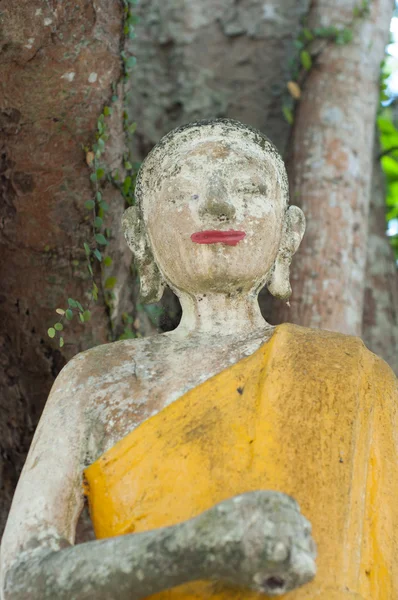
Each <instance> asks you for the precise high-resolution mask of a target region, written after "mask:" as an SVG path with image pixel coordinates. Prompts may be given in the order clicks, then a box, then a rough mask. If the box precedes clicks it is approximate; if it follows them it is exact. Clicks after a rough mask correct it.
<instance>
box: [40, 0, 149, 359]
mask: <svg viewBox="0 0 398 600" xmlns="http://www.w3.org/2000/svg"><path fill="white" fill-rule="evenodd" d="M122 2H123V14H124V23H123V43H122V48H123V49H122V50H121V52H120V57H121V61H122V66H123V70H122V75H121V82H122V83H123V84H125V83H126V82H127V81H128V80H129V78H130V73H131V69H132V68H133V67H134V66H135V64H136V58H135V56H134V55H131V54H130V55H129V54H127V52H126V51H125V49H124V46H125V43H124V42H125V41H126V39H130V40H132V39H134V38H135V26H136V24H137V23H138V17H137V16H136V15H135V14H134V10H133V8H134V6H135V5H136V4H138V0H122ZM117 89H118V85H115V84H114V85H113V92H114V93H113V96H112V98H111V102H110V103H109V105H107V106H105V107H104V109H103V112H102V114H101V115H100V116H99V118H98V121H97V131H96V134H95V143H94V144H93V145H92V146H84V147H83V150H84V152H85V156H86V163H87V166H88V168H89V169H90V181H91V184H92V190H93V195H92V197H91V198H89V199H87V200H86V201H85V203H84V207H85V209H86V210H87V211H88V216H89V217H90V218H91V222H92V228H91V230H92V236H91V237H90V239H87V240H86V241H85V242H84V252H85V256H86V263H87V271H88V274H89V281H90V288H89V290H88V293H89V296H90V298H89V301H88V302H86V303H84V302H83V301H82V302H80V301H79V300H76V299H74V298H68V299H67V306H66V307H64V308H57V309H56V310H55V312H56V313H57V315H58V320H57V321H56V322H55V323H54V325H53V326H52V327H49V329H48V331H47V333H48V336H49V337H50V338H57V339H58V343H59V346H60V347H61V348H62V346H63V345H64V343H65V342H64V335H63V330H64V325H65V324H66V323H67V322H68V321H72V320H73V319H74V318H75V317H77V318H78V319H79V320H80V322H81V323H83V324H84V323H86V322H87V321H89V320H90V318H91V311H90V308H91V305H92V303H93V302H96V301H97V300H98V294H99V288H100V287H101V292H102V295H103V297H104V298H105V302H106V304H107V306H108V308H109V309H110V308H111V306H112V300H113V299H114V298H113V292H112V290H113V288H114V287H115V285H116V278H115V277H111V276H110V277H107V278H105V282H104V283H103V284H102V278H100V281H98V282H97V281H96V278H95V269H94V268H93V267H94V263H95V262H98V263H100V268H101V273H103V272H104V269H106V268H108V267H110V266H111V265H112V258H111V256H109V255H106V247H107V246H108V244H109V238H110V230H109V228H108V227H107V224H106V216H107V212H108V211H109V205H108V204H107V203H106V201H105V200H104V198H103V192H102V189H103V184H104V183H105V182H109V183H111V184H112V185H113V186H114V187H116V188H117V189H118V190H119V192H120V194H121V197H122V198H123V199H124V202H125V204H126V205H127V206H128V205H132V204H134V191H135V180H136V175H137V171H138V168H139V163H134V162H132V161H131V157H130V154H129V151H127V152H126V153H125V155H124V157H123V166H124V172H125V176H124V177H123V179H121V178H120V175H119V173H118V171H116V172H115V173H111V170H110V168H109V166H108V165H107V164H106V162H105V160H104V154H105V151H106V149H107V147H106V144H107V141H108V140H109V132H108V124H107V119H108V118H109V117H110V116H111V115H112V113H113V107H112V104H113V103H115V102H117V101H118V100H119V97H118V95H117V93H116V90H117ZM121 89H123V92H122V93H123V94H124V86H122V88H121ZM123 100H124V98H123ZM135 129H136V123H130V122H129V118H128V113H127V111H126V110H124V111H123V130H124V134H125V135H126V138H127V142H129V141H130V138H131V136H133V135H134V132H135ZM127 147H128V143H127ZM123 322H124V325H125V333H124V335H125V337H134V335H133V332H132V330H131V329H130V325H131V321H130V319H129V318H128V316H127V315H124V318H123ZM122 337H123V336H122Z"/></svg>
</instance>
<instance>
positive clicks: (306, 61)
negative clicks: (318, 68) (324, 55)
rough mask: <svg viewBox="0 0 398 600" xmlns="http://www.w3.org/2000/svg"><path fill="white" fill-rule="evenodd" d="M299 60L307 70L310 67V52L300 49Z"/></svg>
mask: <svg viewBox="0 0 398 600" xmlns="http://www.w3.org/2000/svg"><path fill="white" fill-rule="evenodd" d="M300 61H301V64H302V65H303V67H304V69H306V70H307V71H309V70H310V69H311V67H312V58H311V55H310V53H309V52H308V51H307V50H302V51H301V52H300Z"/></svg>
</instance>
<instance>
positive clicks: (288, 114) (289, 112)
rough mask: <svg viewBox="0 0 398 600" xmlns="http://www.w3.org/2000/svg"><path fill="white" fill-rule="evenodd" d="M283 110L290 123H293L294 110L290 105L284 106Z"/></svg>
mask: <svg viewBox="0 0 398 600" xmlns="http://www.w3.org/2000/svg"><path fill="white" fill-rule="evenodd" d="M282 112H283V115H284V117H285V119H286V121H287V122H288V123H289V125H293V122H294V117H293V112H292V110H291V109H290V108H289V107H288V106H284V107H283V108H282Z"/></svg>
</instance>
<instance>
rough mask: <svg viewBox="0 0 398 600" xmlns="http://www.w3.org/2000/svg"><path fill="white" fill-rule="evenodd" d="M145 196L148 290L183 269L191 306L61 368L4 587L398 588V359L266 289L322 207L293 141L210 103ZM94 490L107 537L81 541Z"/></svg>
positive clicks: (128, 590) (165, 154)
mask: <svg viewBox="0 0 398 600" xmlns="http://www.w3.org/2000/svg"><path fill="white" fill-rule="evenodd" d="M136 197H137V204H136V206H134V207H131V208H129V209H128V210H127V211H126V213H125V217H124V219H123V227H124V232H125V236H126V239H127V242H128V244H129V246H130V248H131V249H132V251H133V253H134V255H135V259H136V262H137V264H138V267H139V270H140V281H141V293H142V297H143V299H144V300H146V301H148V302H151V301H156V300H158V299H159V298H160V297H161V295H162V290H163V288H164V286H165V285H168V286H170V287H171V289H172V290H173V291H174V292H175V293H176V294H177V295H178V297H179V299H180V302H181V305H182V309H183V315H182V320H181V323H180V325H179V326H178V327H177V329H176V330H175V331H173V332H170V333H165V334H162V335H158V336H154V337H151V338H145V339H137V340H124V341H120V342H115V343H112V344H106V345H104V346H99V347H96V348H93V349H91V350H89V351H87V352H84V353H82V354H79V355H78V356H76V357H75V358H74V359H73V360H71V361H70V362H69V363H68V365H67V366H66V367H65V368H64V369H63V371H62V372H61V374H60V375H59V377H58V378H57V380H56V382H55V384H54V386H53V389H52V391H51V394H50V397H49V400H48V402H47V405H46V408H45V410H44V413H43V416H42V419H41V421H40V423H39V426H38V428H37V431H36V434H35V437H34V440H33V442H32V446H31V449H30V453H29V456H28V458H27V461H26V464H25V467H24V470H23V472H22V475H21V478H20V482H19V484H18V487H17V490H16V493H15V497H14V501H13V505H12V508H11V512H10V515H9V519H8V522H7V527H6V531H5V533H4V537H3V543H2V598H3V600H22V599H26V598H29V599H32V600H35V599H40V600H47V599H48V600H50V599H51V600H52V599H54V598H57V599H61V600H66V599H68V600H71V599H79V600H80V599H86V598H96V599H97V600H102V599H113V598H115V599H116V598H117V599H118V600H124V599H126V600H127V599H128V600H138V599H140V598H146V597H148V596H150V597H151V598H152V597H153V598H156V600H166V599H167V600H177V599H181V600H182V599H184V600H194V599H198V600H199V599H210V598H211V599H213V600H224V599H225V600H227V599H229V600H232V599H233V600H238V599H242V598H245V600H254V599H257V598H258V599H259V598H262V597H264V594H265V595H266V596H275V595H280V594H284V593H286V592H290V593H289V595H288V596H289V598H292V600H310V599H311V600H312V599H313V598H315V597H316V598H319V599H320V600H343V599H347V600H354V599H357V600H368V599H369V600H370V599H372V600H394V599H396V598H397V597H398V567H397V561H396V555H397V550H398V541H397V540H398V529H397V519H398V502H397V500H396V498H397V497H398V460H397V459H398V456H397V443H398V437H397V433H396V432H397V431H398V429H397V408H396V406H397V400H398V392H397V387H396V381H395V378H394V376H393V374H392V373H391V371H390V369H389V368H388V366H387V365H386V364H385V363H384V362H383V361H382V360H380V359H378V358H377V357H376V356H374V355H373V354H372V353H370V352H369V351H368V350H367V349H366V348H365V347H364V345H363V344H362V342H361V341H360V340H359V339H357V338H352V337H349V336H344V335H342V334H338V333H332V332H325V331H320V330H310V329H305V328H302V327H297V326H293V325H289V324H284V325H280V326H277V327H272V326H270V325H269V324H268V323H266V322H265V321H264V319H263V318H262V316H261V314H260V311H259V307H258V302H257V295H258V292H259V290H260V289H261V288H262V287H263V286H264V285H266V286H268V289H269V290H270V292H271V293H272V294H274V295H275V296H277V297H280V298H282V299H285V300H286V299H288V297H289V295H290V293H291V289H290V283H289V265H290V262H291V260H292V256H293V255H294V253H295V252H296V250H297V248H298V246H299V244H300V241H301V238H302V236H303V233H304V228H305V221H304V216H303V214H302V212H301V210H300V209H298V208H297V207H294V206H290V207H289V205H288V184H287V177H286V172H285V168H284V165H283V162H282V160H281V158H280V156H279V155H278V153H277V151H276V150H275V148H274V147H273V145H272V144H271V143H270V141H269V140H268V139H267V138H266V137H265V136H264V135H263V134H261V133H260V132H258V131H255V130H253V129H251V128H250V127H247V126H245V125H242V124H240V123H238V122H236V121H231V120H226V119H220V120H214V121H203V122H199V123H192V124H189V125H187V126H184V127H181V128H178V129H176V130H175V131H173V132H171V133H169V134H168V135H166V136H165V137H164V138H163V139H162V140H161V141H160V142H159V144H158V145H157V146H156V147H155V148H154V149H153V150H152V152H151V153H150V154H149V155H148V157H147V159H146V160H145V161H144V163H143V165H142V167H141V170H140V173H139V175H138V178H137V189H136ZM83 474H84V476H83ZM84 494H85V495H86V496H87V498H88V503H89V507H90V514H91V518H92V521H93V525H94V530H95V533H96V536H97V538H98V539H97V540H95V541H90V542H86V543H84V544H79V545H74V536H75V529H76V523H77V520H78V517H79V513H80V511H81V509H82V506H83V498H84ZM293 498H294V499H293ZM296 501H297V502H298V503H299V505H300V508H301V509H302V510H303V514H304V515H305V516H306V517H307V518H308V519H309V521H308V520H307V518H305V517H304V516H302V515H301V513H300V511H299V508H298V504H297V502H296ZM310 522H311V524H312V526H313V534H314V538H315V542H316V544H317V548H318V558H317V566H318V573H317V576H316V577H315V578H314V575H315V562H314V560H315V545H314V542H313V540H312V538H311V525H310ZM304 584H305V585H304ZM291 590H293V591H291Z"/></svg>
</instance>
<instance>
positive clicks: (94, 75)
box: [88, 73, 98, 83]
mask: <svg viewBox="0 0 398 600" xmlns="http://www.w3.org/2000/svg"><path fill="white" fill-rule="evenodd" d="M97 78H98V75H97V73H90V75H89V76H88V82H89V83H95V82H96V81H97Z"/></svg>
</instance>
